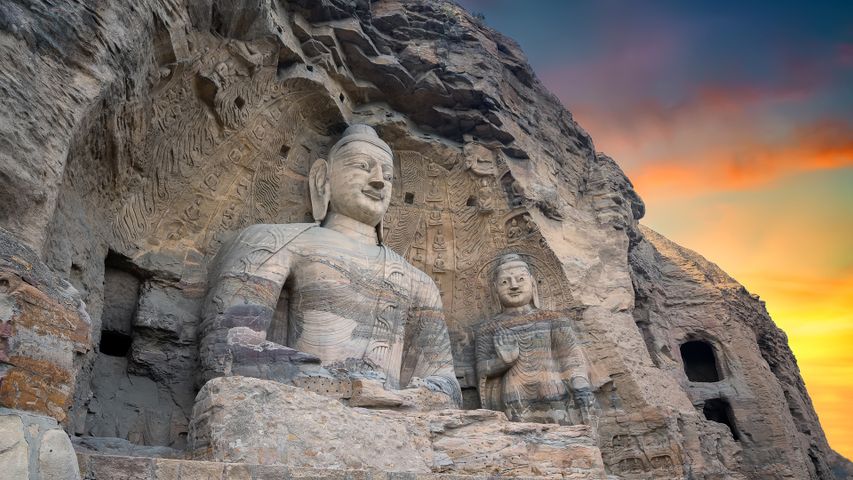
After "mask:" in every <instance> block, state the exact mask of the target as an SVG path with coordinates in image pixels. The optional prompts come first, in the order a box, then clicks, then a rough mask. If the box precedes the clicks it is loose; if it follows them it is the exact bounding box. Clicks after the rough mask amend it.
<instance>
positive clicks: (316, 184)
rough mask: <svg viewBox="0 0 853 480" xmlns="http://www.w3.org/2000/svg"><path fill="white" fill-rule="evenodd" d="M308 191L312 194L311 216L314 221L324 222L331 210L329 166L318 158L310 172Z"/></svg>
mask: <svg viewBox="0 0 853 480" xmlns="http://www.w3.org/2000/svg"><path fill="white" fill-rule="evenodd" d="M308 190H309V192H310V193H311V214H312V215H313V216H314V220H315V221H318V222H322V221H323V219H324V218H326V212H327V211H328V210H329V199H330V198H331V195H330V193H331V192H329V164H328V162H326V160H324V159H322V158H318V159H317V160H315V161H314V164H313V165H311V170H310V171H309V172H308Z"/></svg>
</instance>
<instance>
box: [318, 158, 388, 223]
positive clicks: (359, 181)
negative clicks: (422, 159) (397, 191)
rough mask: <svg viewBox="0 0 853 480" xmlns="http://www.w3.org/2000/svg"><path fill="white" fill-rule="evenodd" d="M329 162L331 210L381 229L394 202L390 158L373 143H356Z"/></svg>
mask: <svg viewBox="0 0 853 480" xmlns="http://www.w3.org/2000/svg"><path fill="white" fill-rule="evenodd" d="M329 160H330V162H329V164H330V165H329V194H330V198H329V210H330V211H332V212H335V213H339V214H341V215H346V216H347V217H350V218H352V219H354V220H358V221H360V222H362V223H364V224H367V225H370V226H376V225H378V224H379V222H380V221H381V220H382V217H383V216H384V215H385V211H386V210H387V209H388V204H389V203H390V202H391V180H392V177H393V175H394V162H393V159H392V158H391V155H389V154H388V153H387V152H385V151H384V150H382V149H381V148H379V147H377V146H375V145H373V144H371V143H368V142H360V141H354V142H350V143H348V144H346V145H344V146H343V147H341V149H340V150H338V151H337V152H335V155H334V157H333V158H330V159H329Z"/></svg>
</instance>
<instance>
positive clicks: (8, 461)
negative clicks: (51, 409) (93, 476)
mask: <svg viewBox="0 0 853 480" xmlns="http://www.w3.org/2000/svg"><path fill="white" fill-rule="evenodd" d="M0 477H2V478H4V479H6V478H8V479H14V480H79V479H80V470H79V468H78V466H77V455H76V454H75V453H74V448H73V447H72V446H71V440H70V439H69V438H68V434H67V433H65V432H64V431H63V430H62V428H60V426H59V424H58V423H57V422H56V420H55V419H53V418H51V417H47V416H44V415H36V414H31V413H28V412H24V411H20V410H10V409H7V408H0Z"/></svg>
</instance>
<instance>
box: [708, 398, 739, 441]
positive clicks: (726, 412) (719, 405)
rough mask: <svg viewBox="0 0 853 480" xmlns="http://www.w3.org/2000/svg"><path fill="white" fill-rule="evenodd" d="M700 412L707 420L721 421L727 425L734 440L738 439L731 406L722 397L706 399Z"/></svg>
mask: <svg viewBox="0 0 853 480" xmlns="http://www.w3.org/2000/svg"><path fill="white" fill-rule="evenodd" d="M702 413H703V414H704V415H705V418H707V419H708V420H710V421H712V422H717V423H722V424H723V425H726V426H727V427H729V430H731V432H732V438H734V439H735V440H739V439H740V435H739V434H738V431H737V427H736V425H735V416H734V412H732V406H731V405H730V404H729V402H728V401H726V400H724V399H722V398H714V399H711V400H707V401H706V402H705V405H704V406H703V407H702Z"/></svg>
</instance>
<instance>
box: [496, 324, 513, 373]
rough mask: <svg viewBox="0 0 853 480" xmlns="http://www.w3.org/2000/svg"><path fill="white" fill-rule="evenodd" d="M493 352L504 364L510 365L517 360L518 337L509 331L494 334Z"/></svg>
mask: <svg viewBox="0 0 853 480" xmlns="http://www.w3.org/2000/svg"><path fill="white" fill-rule="evenodd" d="M495 351H497V353H498V356H499V357H501V360H503V362H504V363H506V364H507V365H512V364H514V363H515V361H516V360H518V337H516V335H515V334H514V333H512V332H511V331H509V330H500V331H498V332H497V333H495Z"/></svg>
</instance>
